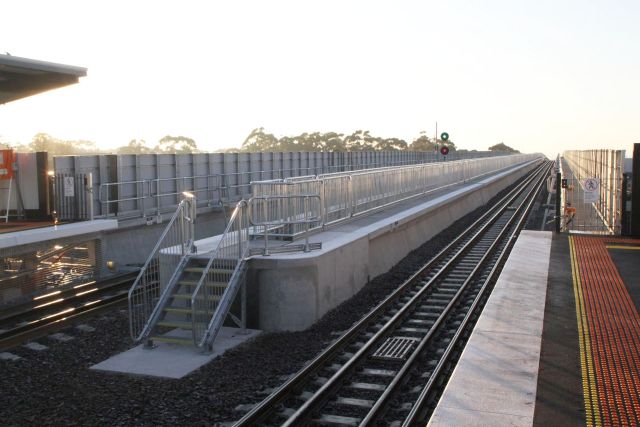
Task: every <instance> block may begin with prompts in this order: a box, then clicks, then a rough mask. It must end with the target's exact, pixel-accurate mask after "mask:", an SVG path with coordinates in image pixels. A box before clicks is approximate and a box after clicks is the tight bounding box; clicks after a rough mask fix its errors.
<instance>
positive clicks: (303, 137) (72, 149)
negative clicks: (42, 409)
mask: <svg viewBox="0 0 640 427" xmlns="http://www.w3.org/2000/svg"><path fill="white" fill-rule="evenodd" d="M443 145H446V146H447V147H449V150H450V151H458V152H464V151H468V150H461V149H459V148H458V147H456V145H455V143H454V142H453V141H451V140H447V141H442V140H440V139H433V138H429V137H428V136H427V135H426V134H425V132H421V133H420V135H419V136H418V137H417V138H415V139H414V140H413V141H411V142H410V143H408V142H407V141H405V140H403V139H400V138H381V137H377V136H373V135H371V133H370V132H369V131H367V130H357V131H355V132H353V133H352V134H349V135H346V134H342V133H336V132H326V133H322V132H312V133H307V132H304V133H302V134H300V135H297V136H283V137H280V138H277V137H276V136H274V135H273V134H271V133H267V132H265V130H264V128H256V129H254V130H253V131H251V133H250V134H249V136H247V138H246V139H245V140H244V142H243V143H242V146H241V148H240V149H238V148H228V149H223V150H219V151H221V152H250V153H255V152H269V151H278V152H280V151H328V152H333V151H435V150H438V148H440V147H442V146H443ZM14 148H15V149H16V150H17V151H22V152H24V151H27V152H29V151H31V152H34V151H47V152H49V153H50V154H51V155H54V156H63V155H83V154H84V155H89V154H153V153H163V154H187V153H199V152H202V151H201V150H199V149H198V146H197V144H196V142H195V141H194V140H193V139H192V138H188V137H186V136H171V135H167V136H165V137H163V138H161V139H160V140H159V141H158V143H157V144H155V145H153V146H150V145H148V144H147V143H146V141H144V140H141V139H132V140H131V141H129V143H128V144H127V145H124V146H121V147H117V148H115V149H110V150H104V149H100V148H99V147H97V146H96V144H95V143H94V142H91V141H85V140H71V141H69V140H61V139H58V138H55V137H53V136H51V135H49V134H46V133H38V134H36V135H35V136H34V137H33V140H32V141H31V142H30V143H29V144H25V145H18V146H16V147H14ZM489 150H490V151H501V152H507V153H518V152H519V151H517V150H514V149H513V148H511V147H509V146H507V145H505V144H503V143H500V144H496V145H494V146H492V147H489ZM472 151H475V150H472Z"/></svg>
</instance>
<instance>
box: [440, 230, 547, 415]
mask: <svg viewBox="0 0 640 427" xmlns="http://www.w3.org/2000/svg"><path fill="white" fill-rule="evenodd" d="M551 240H552V233H551V232H540V231H523V232H522V233H521V234H520V237H519V238H518V240H517V241H516V244H515V246H514V248H513V251H512V252H511V255H510V256H509V259H508V260H507V263H506V264H505V266H504V269H503V271H502V273H501V275H500V278H499V279H498V282H497V283H496V285H495V287H494V290H493V293H492V294H491V296H490V297H489V300H488V301H487V304H486V306H485V307H484V310H483V312H482V314H481V316H480V318H479V319H478V322H477V324H476V327H475V329H474V331H473V333H472V334H471V337H470V338H469V341H468V342H467V345H466V347H465V349H464V351H463V353H462V356H461V357H460V360H459V362H458V365H457V366H456V368H455V370H454V372H453V375H452V376H451V378H450V380H449V383H448V384H447V386H446V388H445V391H444V393H443V395H442V397H441V399H440V401H439V403H438V406H437V407H436V410H435V411H434V413H433V415H432V417H431V420H430V421H429V424H428V425H429V426H431V427H435V426H456V425H465V426H489V425H512V426H530V425H532V423H533V416H534V410H535V401H536V391H537V380H538V368H539V362H540V349H541V343H542V329H543V321H544V309H545V299H546V291H547V278H548V269H549V261H550V253H551ZM525 272H526V273H525Z"/></svg>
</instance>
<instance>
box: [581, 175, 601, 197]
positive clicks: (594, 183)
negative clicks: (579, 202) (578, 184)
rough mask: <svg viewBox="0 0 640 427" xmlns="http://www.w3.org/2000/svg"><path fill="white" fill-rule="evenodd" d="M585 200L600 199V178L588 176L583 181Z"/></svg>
mask: <svg viewBox="0 0 640 427" xmlns="http://www.w3.org/2000/svg"><path fill="white" fill-rule="evenodd" d="M582 189H583V190H584V202H585V203H596V202H597V201H598V200H600V178H586V179H585V180H583V181H582Z"/></svg>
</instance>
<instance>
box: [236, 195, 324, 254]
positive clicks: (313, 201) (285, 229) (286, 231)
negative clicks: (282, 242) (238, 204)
mask: <svg viewBox="0 0 640 427" xmlns="http://www.w3.org/2000/svg"><path fill="white" fill-rule="evenodd" d="M249 208H250V209H249V222H250V223H251V226H252V227H253V229H254V230H255V236H259V234H258V233H261V235H262V238H263V240H264V250H263V252H262V254H263V255H269V252H270V249H269V239H270V238H274V237H279V236H292V235H300V234H301V233H304V235H305V244H304V246H303V247H302V250H303V251H305V252H308V251H309V250H310V246H309V231H310V230H311V229H314V228H319V227H322V225H323V224H322V216H323V215H322V199H321V197H320V195H319V194H298V195H288V196H256V197H252V198H251V199H250V200H249Z"/></svg>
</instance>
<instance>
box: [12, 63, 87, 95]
mask: <svg viewBox="0 0 640 427" xmlns="http://www.w3.org/2000/svg"><path fill="white" fill-rule="evenodd" d="M86 75H87V69H86V68H82V67H75V66H72V65H63V64H56V63H53V62H45V61H37V60H35V59H27V58H20V57H18V56H12V55H8V54H7V55H3V54H0V104H5V103H7V102H10V101H15V100H16V99H20V98H25V97H27V96H31V95H35V94H38V93H41V92H45V91H48V90H51V89H56V88H59V87H63V86H68V85H71V84H74V83H78V80H79V79H80V77H84V76H86Z"/></svg>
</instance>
